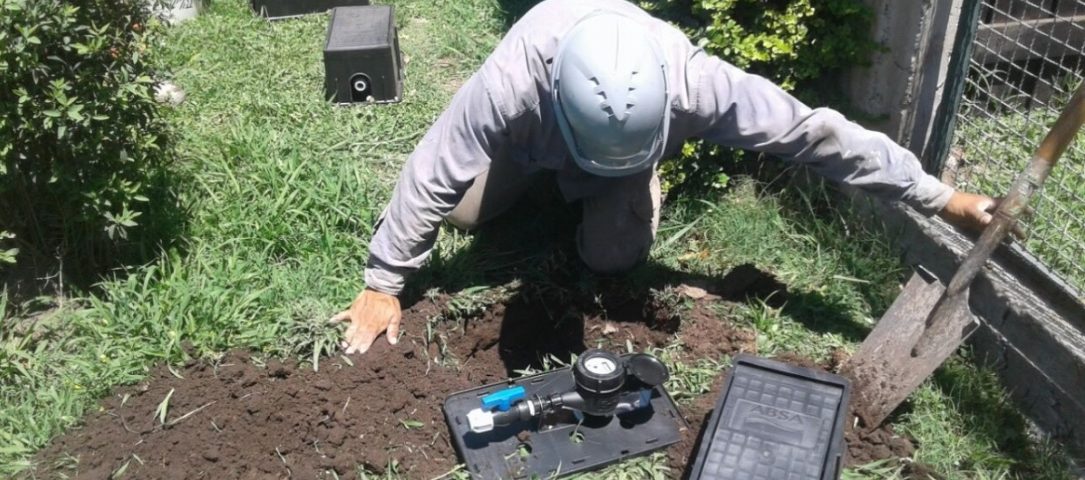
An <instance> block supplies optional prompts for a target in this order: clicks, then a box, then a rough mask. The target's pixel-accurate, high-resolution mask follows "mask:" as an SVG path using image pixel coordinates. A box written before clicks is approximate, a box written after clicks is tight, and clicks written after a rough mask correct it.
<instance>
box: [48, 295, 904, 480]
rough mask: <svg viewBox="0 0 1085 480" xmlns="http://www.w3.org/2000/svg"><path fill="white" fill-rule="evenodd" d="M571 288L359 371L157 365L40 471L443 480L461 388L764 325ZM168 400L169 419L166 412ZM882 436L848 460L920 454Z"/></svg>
mask: <svg viewBox="0 0 1085 480" xmlns="http://www.w3.org/2000/svg"><path fill="white" fill-rule="evenodd" d="M566 294H568V292H563V295H561V296H559V297H560V298H559V297H552V296H551V295H549V294H547V293H543V294H540V293H539V292H535V291H524V292H521V293H520V294H519V295H517V296H516V297H514V298H512V299H511V300H510V301H508V302H507V303H503V304H497V305H494V306H492V307H491V308H489V309H488V310H487V311H486V312H485V313H484V314H483V315H482V316H481V317H479V318H474V319H470V320H467V321H466V322H462V323H456V322H446V323H444V324H441V325H439V326H438V332H437V333H436V334H435V335H433V336H431V337H430V338H429V339H428V340H429V341H427V335H426V333H425V332H426V325H427V322H428V321H429V320H430V319H431V318H435V317H437V316H438V315H439V314H440V309H441V304H443V303H444V302H445V301H446V300H447V299H441V300H438V301H436V302H433V301H429V300H425V301H422V302H420V303H419V304H417V305H415V306H413V307H412V308H410V309H409V310H408V311H406V312H405V314H404V319H403V325H404V328H405V329H406V331H407V332H408V334H407V335H406V336H405V337H403V338H402V339H401V341H400V343H399V345H397V346H390V345H388V343H387V342H386V341H384V340H383V339H379V340H378V341H377V343H376V344H375V345H374V346H373V348H372V349H371V350H370V351H369V353H367V354H366V355H364V356H359V357H354V358H353V359H352V362H353V365H351V364H349V363H347V362H345V361H343V360H342V359H340V358H330V359H326V360H324V361H321V363H320V371H318V372H314V371H312V369H311V368H309V367H304V368H303V367H299V365H297V364H296V363H294V362H292V361H285V362H282V361H278V360H268V361H267V362H266V363H264V362H254V361H252V358H250V354H249V353H246V352H231V353H229V354H227V355H226V356H225V357H224V358H222V359H220V360H219V361H217V362H214V363H207V362H204V363H192V364H190V365H188V366H187V367H186V368H185V369H183V370H181V371H179V373H180V374H181V375H180V376H181V377H183V378H178V377H177V376H175V375H173V374H171V372H170V371H169V370H168V369H167V368H166V367H163V366H160V367H157V368H155V369H154V370H152V372H151V374H150V376H149V377H148V378H147V380H146V381H145V382H143V383H142V384H140V385H136V386H131V387H123V388H119V389H117V390H116V391H115V392H114V394H113V395H111V396H110V397H109V398H107V399H105V400H104V401H103V403H102V407H101V409H100V411H99V412H98V413H95V414H92V415H90V416H88V417H87V418H86V419H85V423H84V425H83V426H82V427H80V428H77V429H74V430H72V431H71V432H69V433H68V434H66V435H63V436H61V437H58V438H57V439H55V440H54V442H53V443H52V444H51V445H50V446H49V447H47V448H46V449H45V450H43V451H42V452H40V453H39V454H38V455H37V456H36V457H35V462H34V464H35V469H34V470H33V471H34V473H35V474H37V475H38V476H39V477H40V476H46V477H48V476H49V475H50V474H52V473H64V474H66V475H69V476H72V477H74V478H87V479H91V478H95V479H97V478H108V477H109V476H110V475H111V473H112V472H115V471H117V470H118V469H120V468H125V474H126V476H127V477H128V478H170V479H172V478H287V477H290V478H301V479H307V478H312V479H315V478H333V477H332V476H331V475H330V472H335V474H336V475H338V476H340V477H344V476H351V477H353V475H354V474H355V472H356V469H357V468H358V467H359V466H361V467H363V468H365V469H368V470H370V471H373V472H383V471H385V469H386V468H387V467H388V465H390V464H392V463H395V464H396V470H397V471H398V472H399V473H400V474H401V475H403V476H405V477H407V478H432V477H436V476H439V475H441V474H443V473H446V472H448V471H449V470H452V469H453V468H454V467H455V465H456V462H457V459H456V454H455V450H454V449H453V447H452V446H451V444H450V441H449V438H448V433H447V432H448V429H447V427H446V426H445V424H444V418H443V414H442V412H441V403H442V402H443V401H444V399H445V398H446V397H447V396H448V395H450V394H452V393H454V392H457V391H460V390H464V389H468V388H473V387H477V386H480V385H484V384H488V383H493V382H498V381H501V380H504V379H505V378H508V377H509V376H516V375H517V373H516V372H518V371H521V370H523V369H532V368H533V369H538V368H540V367H542V366H543V365H544V364H545V363H546V362H545V359H547V358H551V359H557V360H561V361H568V360H569V358H570V356H571V354H575V353H580V352H581V351H583V350H584V349H586V348H588V347H589V346H590V347H602V348H609V349H612V350H615V351H625V350H626V348H627V346H632V347H633V348H634V349H636V350H645V349H648V348H653V347H664V346H667V345H669V344H672V343H673V342H674V338H675V336H676V335H677V337H678V338H680V339H681V341H682V345H683V346H682V349H681V351H680V352H679V358H680V359H681V360H682V361H683V362H690V363H693V362H696V361H697V360H698V359H703V358H710V359H713V360H717V361H718V360H720V359H722V358H723V356H725V355H734V354H737V353H741V352H750V353H752V352H755V351H756V345H755V343H756V335H755V334H754V332H751V331H749V330H746V329H744V328H740V327H738V326H736V325H733V324H732V323H731V322H730V321H728V319H726V318H721V317H720V314H719V313H717V312H719V311H727V309H726V308H723V309H720V308H711V306H712V305H713V304H715V303H718V302H722V300H720V299H719V297H715V296H708V297H706V298H704V299H703V300H701V301H697V302H694V304H693V306H692V308H690V309H688V310H685V311H682V312H681V315H680V316H681V321H680V322H675V321H674V315H675V310H674V308H671V307H674V305H668V308H665V309H660V308H657V307H658V306H659V305H658V304H659V297H658V295H636V296H629V295H611V296H604V297H603V298H605V299H606V300H605V301H603V302H602V303H600V302H599V301H598V299H597V298H594V297H593V298H590V299H588V298H578V297H571V298H570V297H568V296H567V295H566ZM661 317H665V318H661ZM723 380H724V378H723V375H720V376H719V378H716V380H715V382H714V383H713V386H712V389H711V390H710V391H709V392H708V393H705V394H702V395H699V396H696V397H694V398H692V399H689V400H688V401H686V402H685V403H683V404H681V405H680V408H681V410H682V412H683V414H684V416H685V418H686V420H687V421H688V422H689V425H690V427H691V428H690V429H688V430H687V431H686V432H684V434H683V435H684V438H683V440H682V441H681V442H680V443H679V444H678V445H675V446H674V447H671V449H670V450H668V452H667V453H668V457H669V463H670V465H671V466H672V467H673V472H674V474H675V475H676V476H678V475H681V473H682V472H683V470H684V469H685V468H686V465H687V463H689V462H690V459H691V455H692V453H693V449H694V447H695V446H696V444H697V440H698V439H697V436H698V434H699V433H700V431H701V427H702V426H703V424H704V422H705V419H706V417H707V415H708V414H710V413H711V410H712V408H713V407H714V404H715V401H716V399H717V398H718V395H719V388H720V386H721V385H722V383H723ZM171 391H172V392H173V394H172V395H170V400H169V408H168V411H166V415H165V417H164V421H160V419H159V418H158V417H156V416H155V412H156V409H158V407H159V405H160V404H161V402H162V399H163V398H164V397H166V396H167V395H168V392H171ZM124 398H127V400H123V399H124ZM158 412H159V413H161V411H160V410H159V411H158ZM877 433H878V431H876V432H874V434H871V435H875V436H864V437H855V436H854V435H853V436H852V437H849V439H851V440H852V441H853V444H852V445H851V446H850V447H849V454H850V458H851V459H852V461H853V462H858V463H865V462H866V461H870V460H872V459H879V458H886V457H888V456H902V455H907V454H908V453H910V450H908V448H910V443H907V440H902V441H903V442H905V444H906V445H907V446H908V448H898V447H901V445H898V443H899V442H898V441H897V440H896V439H895V437H893V438H890V437H880V436H876V434H877ZM902 445H903V444H902ZM65 458H76V459H78V462H76V463H75V464H74V466H72V463H73V462H71V461H62V460H63V459H65ZM136 459H138V461H137V460H136ZM124 465H127V467H124Z"/></svg>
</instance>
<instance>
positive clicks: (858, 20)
mask: <svg viewBox="0 0 1085 480" xmlns="http://www.w3.org/2000/svg"><path fill="white" fill-rule="evenodd" d="M641 6H643V7H644V8H646V9H647V10H649V11H651V12H653V13H654V14H656V15H658V16H660V17H662V18H666V19H668V20H670V21H671V22H672V23H675V24H677V25H678V26H680V27H681V28H683V29H684V30H685V31H686V33H687V34H688V35H689V36H690V38H691V39H692V40H693V41H694V42H697V44H698V45H700V46H702V47H703V48H704V49H705V50H706V51H708V52H709V53H712V54H715V55H718V56H719V57H720V58H723V59H724V60H727V61H728V62H731V63H732V64H734V65H735V66H737V67H739V68H742V69H744V70H746V71H749V72H752V73H757V74H759V75H762V76H764V77H766V78H769V79H771V80H773V81H774V82H776V83H778V84H779V85H780V86H781V87H783V88H784V89H785V90H790V91H796V90H800V89H802V90H807V91H801V92H796V94H797V95H799V96H800V97H803V98H812V97H817V95H813V94H811V91H809V90H808V89H806V88H805V87H810V86H812V85H813V84H815V83H818V82H820V81H823V80H825V79H827V78H828V77H831V76H832V75H833V74H834V73H837V72H839V71H841V70H843V69H846V68H848V67H851V66H855V65H863V64H865V63H866V62H867V61H868V60H869V57H870V55H871V54H872V53H873V52H874V51H875V50H876V49H877V48H878V45H877V44H876V43H875V42H874V41H873V39H872V36H871V28H872V21H873V14H872V12H871V11H870V9H869V7H867V6H866V5H865V4H864V3H863V2H862V0H643V1H642V2H641ZM821 83H822V84H824V83H827V82H821ZM819 93H824V92H819ZM829 93H831V92H829ZM738 157H741V154H740V153H736V152H733V151H729V150H727V149H719V148H712V147H710V146H707V145H703V144H702V143H701V142H692V143H690V144H688V145H687V146H686V148H684V149H683V155H682V156H681V157H680V158H677V159H673V160H669V161H666V162H664V164H663V165H661V167H660V169H661V171H662V172H663V181H664V184H665V186H666V187H673V186H677V185H683V186H684V187H686V188H689V189H694V190H696V189H705V188H708V189H718V188H722V187H723V186H725V185H726V184H727V182H726V178H727V176H726V175H725V174H724V173H723V172H722V170H721V169H720V167H719V164H720V163H721V162H720V160H725V161H730V160H734V159H736V158H738Z"/></svg>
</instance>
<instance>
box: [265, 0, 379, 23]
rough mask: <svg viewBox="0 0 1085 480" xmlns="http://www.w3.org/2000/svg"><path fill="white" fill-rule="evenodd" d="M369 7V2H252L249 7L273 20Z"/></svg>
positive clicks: (278, 0) (362, 0)
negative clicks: (334, 10)
mask: <svg viewBox="0 0 1085 480" xmlns="http://www.w3.org/2000/svg"><path fill="white" fill-rule="evenodd" d="M361 5H369V0H251V1H250V2H249V6H251V7H252V11H253V12H256V14H257V15H260V16H261V17H267V18H269V19H271V20H278V19H281V18H291V17H297V16H301V15H306V14H309V13H324V12H327V11H328V10H331V9H333V8H336V7H351V6H361Z"/></svg>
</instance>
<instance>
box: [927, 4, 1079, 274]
mask: <svg viewBox="0 0 1085 480" xmlns="http://www.w3.org/2000/svg"><path fill="white" fill-rule="evenodd" d="M980 8H981V10H980V13H979V25H978V26H977V27H976V30H975V36H974V37H973V40H972V45H971V52H972V53H971V57H970V58H969V67H968V69H967V76H966V78H965V79H964V81H965V83H964V90H963V97H962V99H961V102H960V106H959V108H958V110H957V114H956V125H957V126H956V130H955V132H954V137H953V142H952V146H951V148H950V152H949V157H948V158H947V159H946V161H945V163H944V165H945V166H944V169H943V172H942V175H943V178H944V179H945V180H947V181H949V182H951V183H953V184H955V185H956V186H957V187H958V188H960V189H963V190H968V191H978V192H983V193H986V194H989V195H992V196H999V195H1004V194H1005V192H1006V191H1007V190H1008V188H1009V185H1010V182H1012V181H1013V178H1014V177H1015V176H1016V175H1017V174H1018V173H1019V172H1021V171H1022V170H1023V169H1024V167H1025V165H1026V164H1027V163H1028V161H1029V159H1030V158H1031V156H1032V152H1033V151H1034V150H1035V148H1036V146H1038V145H1039V143H1040V141H1041V140H1042V139H1043V137H1044V135H1045V134H1046V133H1047V129H1048V128H1049V127H1050V126H1051V124H1052V123H1053V122H1054V120H1055V118H1056V117H1057V116H1058V114H1059V112H1060V111H1061V109H1062V107H1063V106H1064V105H1065V104H1066V102H1067V100H1069V98H1070V96H1071V94H1072V92H1073V91H1074V89H1075V88H1076V87H1077V85H1078V84H1079V83H1080V82H1081V81H1082V78H1083V74H1085V59H1083V56H1085V0H982V3H981V6H980ZM1032 207H1033V208H1034V210H1035V213H1034V215H1032V216H1031V218H1028V219H1025V220H1024V221H1023V223H1024V227H1025V228H1024V230H1025V232H1026V238H1025V241H1024V245H1025V248H1026V250H1028V252H1029V253H1031V254H1032V255H1033V256H1035V257H1036V258H1037V259H1038V260H1039V261H1040V262H1041V263H1043V264H1044V265H1046V266H1047V267H1048V268H1049V269H1050V270H1052V271H1053V272H1054V274H1055V275H1058V276H1059V277H1061V278H1062V279H1063V280H1065V281H1066V282H1067V283H1069V284H1070V285H1071V286H1072V287H1074V289H1076V290H1077V291H1078V294H1079V295H1081V293H1080V292H1082V291H1085V135H1080V134H1079V136H1078V137H1077V139H1075V142H1074V143H1073V144H1072V145H1071V146H1070V148H1069V149H1068V150H1067V151H1066V153H1065V154H1064V155H1063V157H1062V159H1061V160H1060V162H1059V164H1058V165H1056V167H1055V170H1054V172H1053V173H1052V175H1051V177H1050V178H1048V180H1047V183H1046V185H1045V186H1044V189H1043V191H1042V192H1041V195H1039V196H1038V197H1034V200H1033V203H1032Z"/></svg>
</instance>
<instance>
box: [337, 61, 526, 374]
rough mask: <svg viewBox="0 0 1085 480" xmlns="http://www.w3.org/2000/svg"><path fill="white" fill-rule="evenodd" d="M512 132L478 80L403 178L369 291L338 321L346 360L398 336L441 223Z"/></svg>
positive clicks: (377, 244)
mask: <svg viewBox="0 0 1085 480" xmlns="http://www.w3.org/2000/svg"><path fill="white" fill-rule="evenodd" d="M505 128H506V125H505V122H504V120H503V117H502V115H501V114H500V112H499V111H498V109H497V108H496V106H495V104H494V102H493V101H492V100H491V98H490V95H489V93H488V92H487V89H486V87H485V85H484V83H483V81H482V77H481V76H480V75H479V74H475V75H474V76H472V77H471V79H469V80H468V81H467V83H465V84H464V85H463V87H461V88H460V90H459V91H458V92H457V93H456V95H455V96H454V97H453V98H452V102H451V104H450V105H449V106H448V108H447V109H446V110H445V111H444V112H443V113H442V114H441V115H440V117H438V118H437V121H436V122H434V124H433V125H432V126H431V127H430V129H429V131H427V132H426V135H425V136H424V137H423V138H422V141H421V142H420V143H419V144H418V146H417V147H415V150H414V152H413V153H411V156H410V157H409V158H408V159H407V163H406V164H405V165H404V167H403V171H402V172H401V173H400V176H399V181H398V183H397V184H396V187H395V190H394V192H393V193H392V199H391V201H390V202H389V204H388V207H387V208H386V209H385V210H384V212H383V214H382V215H381V219H380V220H379V221H378V223H377V228H376V232H375V233H374V235H373V239H372V240H371V241H370V244H369V261H368V262H367V265H366V270H365V282H366V289H365V290H364V291H363V292H362V293H360V294H359V295H358V297H357V298H356V299H355V300H354V302H353V304H352V305H351V308H350V309H348V310H346V311H343V312H341V313H339V314H338V315H336V316H335V317H334V318H333V319H332V320H333V321H348V320H349V321H350V324H351V325H350V327H348V328H347V332H346V335H345V338H344V342H343V343H344V348H346V350H347V353H354V352H359V353H361V352H365V351H366V350H368V349H369V345H370V344H371V343H372V342H373V340H374V339H375V338H376V337H377V336H378V335H379V334H380V333H381V332H383V331H385V329H387V330H388V334H389V341H390V342H391V343H395V341H394V339H392V338H391V337H393V336H395V335H396V334H398V326H399V313H400V312H399V302H398V300H396V298H395V296H396V295H399V293H400V291H402V289H403V284H404V282H405V281H406V278H407V276H408V275H410V274H411V273H412V272H414V271H415V270H417V269H418V268H419V267H421V266H422V264H423V263H424V262H425V261H426V259H427V258H428V257H429V254H430V251H431V250H432V249H433V244H434V242H435V241H436V239H437V233H438V228H439V226H440V224H441V221H442V220H444V218H445V217H446V216H447V215H448V214H449V212H451V211H452V209H453V208H455V207H456V204H457V203H458V202H459V201H460V199H462V198H463V194H464V192H466V191H467V188H468V187H469V186H470V185H471V182H472V181H473V180H474V179H475V177H477V176H478V175H479V174H481V173H482V172H483V171H485V170H486V169H487V168H489V165H490V158H491V156H492V155H493V152H495V151H496V150H497V143H498V142H501V141H503V139H504V131H505Z"/></svg>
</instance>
